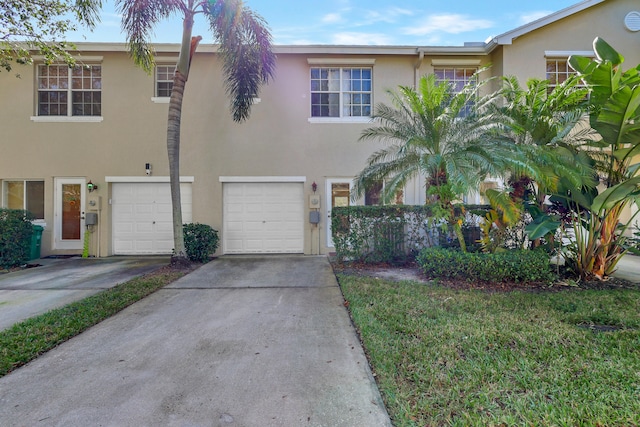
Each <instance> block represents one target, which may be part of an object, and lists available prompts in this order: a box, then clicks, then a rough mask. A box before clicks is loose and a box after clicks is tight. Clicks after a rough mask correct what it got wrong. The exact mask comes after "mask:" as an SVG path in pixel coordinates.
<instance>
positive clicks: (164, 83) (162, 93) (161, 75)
mask: <svg viewBox="0 0 640 427" xmlns="http://www.w3.org/2000/svg"><path fill="white" fill-rule="evenodd" d="M175 69H176V66H175V65H156V84H155V96H156V98H169V97H171V89H173V74H174V71H175Z"/></svg>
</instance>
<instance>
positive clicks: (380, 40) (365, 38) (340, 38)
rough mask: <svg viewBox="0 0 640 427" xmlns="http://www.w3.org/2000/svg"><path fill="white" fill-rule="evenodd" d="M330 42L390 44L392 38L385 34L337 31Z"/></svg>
mask: <svg viewBox="0 0 640 427" xmlns="http://www.w3.org/2000/svg"><path fill="white" fill-rule="evenodd" d="M331 43H332V44H338V45H391V44H393V43H392V40H391V39H390V38H389V37H388V36H386V35H385V34H376V33H353V32H346V33H338V34H334V35H333V37H332V39H331Z"/></svg>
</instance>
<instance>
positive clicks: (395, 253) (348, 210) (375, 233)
mask: <svg viewBox="0 0 640 427" xmlns="http://www.w3.org/2000/svg"><path fill="white" fill-rule="evenodd" d="M465 209H466V211H467V212H468V217H471V216H474V215H477V216H482V215H484V212H486V211H487V210H488V209H489V206H481V205H474V206H465ZM476 212H478V213H476ZM464 228H465V226H463V229H464ZM331 232H332V239H333V244H334V247H335V249H336V257H337V259H338V261H340V262H342V261H344V260H351V261H361V262H367V263H378V262H386V263H392V264H394V263H402V262H404V261H406V260H407V259H413V258H414V257H415V256H416V255H417V254H418V252H419V251H420V250H421V249H422V248H425V247H430V246H437V245H443V244H447V245H450V244H453V245H455V244H457V240H456V238H455V236H453V235H450V233H448V232H447V231H446V227H444V226H443V221H442V220H438V219H436V218H434V217H433V213H432V209H431V206H428V205H420V206H416V205H390V206H348V207H336V208H333V209H332V210H331ZM474 245H476V242H468V246H470V247H471V246H474ZM476 246H477V245H476Z"/></svg>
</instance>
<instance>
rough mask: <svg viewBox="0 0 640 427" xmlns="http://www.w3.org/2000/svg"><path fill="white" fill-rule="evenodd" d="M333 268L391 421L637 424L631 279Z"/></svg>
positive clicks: (637, 302)
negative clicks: (436, 276) (475, 276)
mask: <svg viewBox="0 0 640 427" xmlns="http://www.w3.org/2000/svg"><path fill="white" fill-rule="evenodd" d="M336 271H337V276H338V279H339V282H340V286H341V288H342V291H343V293H344V296H345V299H346V301H347V305H348V307H349V310H350V312H351V315H352V318H353V320H354V323H355V325H356V327H357V329H358V331H359V333H360V336H361V339H362V342H363V345H364V347H365V351H366V353H367V356H368V357H369V360H370V363H371V366H372V369H373V371H374V374H375V376H376V380H377V382H378V385H379V387H380V391H381V393H382V396H383V398H384V400H385V403H386V405H387V409H388V411H389V413H390V415H391V418H392V421H393V423H394V425H396V426H414V425H415V426H436V425H459V426H469V425H477V426H487V425H509V426H511V425H559V426H562V425H566V426H575V425H592V426H637V425H640V289H638V288H637V286H633V285H631V286H629V287H627V288H624V287H621V285H624V283H620V282H616V283H612V286H611V288H612V289H596V290H594V289H584V288H580V287H577V286H575V284H573V286H567V285H566V284H565V285H561V284H556V285H553V286H551V287H549V286H548V285H547V286H541V287H533V288H529V289H527V288H522V287H521V288H520V289H516V288H511V287H509V286H508V285H506V284H503V285H501V287H500V288H498V289H492V288H491V287H490V286H488V285H486V284H484V285H483V286H482V287H483V288H484V289H472V288H473V287H474V284H473V282H465V283H466V285H465V283H463V282H455V283H449V284H445V283H443V282H440V284H438V283H436V282H429V281H426V280H422V281H421V280H420V278H419V275H418V274H416V273H415V272H413V270H412V269H411V268H405V269H403V270H400V271H401V273H402V274H401V276H400V278H401V279H406V278H412V279H417V280H401V281H398V280H395V279H394V278H393V276H394V275H393V270H392V269H384V268H379V267H377V268H367V267H364V266H360V268H349V269H336ZM372 276H379V277H385V278H384V279H381V278H378V277H372ZM412 276H413V277H412Z"/></svg>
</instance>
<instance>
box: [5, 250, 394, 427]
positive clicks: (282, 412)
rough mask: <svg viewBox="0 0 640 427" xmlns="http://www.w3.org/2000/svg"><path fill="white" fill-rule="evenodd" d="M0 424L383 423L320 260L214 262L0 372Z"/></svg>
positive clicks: (359, 349) (333, 286) (333, 287)
mask: <svg viewBox="0 0 640 427" xmlns="http://www.w3.org/2000/svg"><path fill="white" fill-rule="evenodd" d="M0 420H1V424H2V425H3V426H27V425H28V426H39V425H42V426H98V425H100V426H247V427H250V426H367V427H375V426H390V425H391V423H390V421H389V417H388V415H387V413H386V410H385V408H384V406H383V403H382V401H381V398H380V395H379V392H378V389H377V387H376V385H375V382H374V380H373V377H372V375H371V372H370V370H369V367H368V364H367V360H366V358H365V355H364V353H363V350H362V347H361V346H360V343H359V340H358V337H357V336H356V333H355V331H354V329H353V327H352V324H351V322H350V320H349V316H348V313H347V311H346V309H345V307H344V306H343V299H342V295H341V293H340V289H339V288H338V286H337V282H336V280H335V277H334V275H333V273H332V270H331V267H330V265H329V263H328V260H327V258H326V257H307V256H291V257H288V256H272V257H222V258H219V259H217V260H214V261H212V262H211V263H209V264H206V265H205V266H203V267H201V268H200V269H198V270H196V271H195V272H193V273H191V274H189V275H187V276H185V277H183V278H182V279H180V280H179V281H177V282H175V283H173V284H172V285H170V286H169V287H167V288H164V289H162V290H160V291H158V292H156V293H155V294H153V295H151V296H149V297H147V298H145V299H144V300H142V301H140V302H138V303H136V304H134V305H132V306H131V307H129V308H127V309H125V310H124V311H122V312H121V313H119V314H118V315H116V316H114V317H112V318H110V319H108V320H106V321H104V322H102V323H100V324H99V325H97V326H95V327H93V328H91V329H90V330H88V331H86V332H85V333H83V334H81V335H79V336H77V337H76V338H73V339H72V340H70V341H68V342H67V343H65V344H63V345H61V346H59V347H58V348H56V349H54V350H52V351H50V352H48V353H47V354H45V355H43V356H42V357H40V358H38V359H37V360H35V361H33V362H32V363H30V364H28V365H27V366H24V367H22V368H20V369H18V370H16V371H15V372H13V373H11V374H9V375H7V376H5V377H3V378H0Z"/></svg>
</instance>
